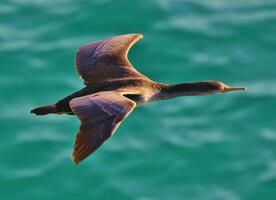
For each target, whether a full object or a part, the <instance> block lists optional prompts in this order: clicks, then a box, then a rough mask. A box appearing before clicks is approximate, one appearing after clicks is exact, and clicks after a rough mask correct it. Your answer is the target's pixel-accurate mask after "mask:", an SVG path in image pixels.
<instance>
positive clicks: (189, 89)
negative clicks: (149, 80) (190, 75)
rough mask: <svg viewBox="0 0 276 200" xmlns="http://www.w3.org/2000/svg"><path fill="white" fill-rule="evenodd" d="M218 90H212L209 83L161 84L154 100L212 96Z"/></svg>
mask: <svg viewBox="0 0 276 200" xmlns="http://www.w3.org/2000/svg"><path fill="white" fill-rule="evenodd" d="M215 93H217V90H215V89H214V88H210V84H208V82H194V83H180V84H173V85H166V84H161V86H160V90H159V92H158V93H157V94H156V95H155V96H154V97H153V100H157V101H158V100H164V99H171V98H175V97H179V96H194V95H210V94H215Z"/></svg>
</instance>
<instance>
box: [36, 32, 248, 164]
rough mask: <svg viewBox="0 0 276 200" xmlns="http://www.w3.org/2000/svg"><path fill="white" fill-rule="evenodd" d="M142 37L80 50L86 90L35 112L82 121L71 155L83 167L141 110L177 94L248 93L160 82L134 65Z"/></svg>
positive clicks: (78, 57) (208, 84)
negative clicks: (131, 56)
mask: <svg viewBox="0 0 276 200" xmlns="http://www.w3.org/2000/svg"><path fill="white" fill-rule="evenodd" d="M141 38H143V35H141V34H127V35H120V36H116V37H112V38H109V39H105V40H102V41H97V42H92V43H89V44H86V45H84V46H81V47H80V48H79V49H78V51H77V53H76V56H75V67H76V71H77V72H78V74H79V75H80V77H81V78H82V79H83V80H84V84H85V87H84V88H83V89H81V90H79V91H77V92H75V93H73V94H71V95H69V96H67V97H65V98H63V99H61V100H60V101H58V102H57V103H55V104H51V105H46V106H42V107H38V108H35V109H33V110H31V113H34V114H36V115H47V114H52V113H54V114H69V115H76V116H77V117H78V119H79V120H80V128H79V130H78V132H77V135H76V139H75V145H74V150H73V155H72V160H73V162H74V163H76V164H77V163H79V162H80V161H82V160H83V159H85V158H86V157H87V156H88V155H89V154H91V153H93V152H94V151H95V150H96V149H98V148H99V147H100V146H101V145H102V144H103V143H104V142H105V141H106V140H107V139H108V138H110V136H112V135H113V133H114V132H115V131H116V129H117V128H118V126H119V125H120V124H121V122H122V121H123V120H124V119H125V118H126V117H127V116H128V115H129V114H130V113H131V112H132V111H133V109H134V108H135V107H136V106H140V105H143V104H146V103H150V102H154V101H160V100H165V99H171V98H174V97H178V96H190V95H210V94H219V93H224V92H229V91H237V90H245V89H246V88H244V87H229V86H227V85H226V84H224V83H222V82H220V81H202V82H193V83H180V84H163V83H159V82H155V81H153V80H151V79H150V78H148V77H147V76H145V75H143V74H141V73H140V72H138V71H137V70H136V69H135V68H134V67H133V66H132V65H131V63H130V62H129V60H128V58H127V54H128V51H129V49H130V48H131V47H132V46H133V45H134V44H135V43H136V42H137V41H138V40H140V39H141Z"/></svg>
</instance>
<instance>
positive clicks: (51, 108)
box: [31, 104, 58, 115]
mask: <svg viewBox="0 0 276 200" xmlns="http://www.w3.org/2000/svg"><path fill="white" fill-rule="evenodd" d="M57 112H58V110H57V107H56V105H55V104H52V105H47V106H41V107H38V108H35V109H33V110H31V113H34V114H36V115H47V114H50V113H57Z"/></svg>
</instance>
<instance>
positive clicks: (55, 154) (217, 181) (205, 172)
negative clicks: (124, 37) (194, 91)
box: [0, 0, 276, 200]
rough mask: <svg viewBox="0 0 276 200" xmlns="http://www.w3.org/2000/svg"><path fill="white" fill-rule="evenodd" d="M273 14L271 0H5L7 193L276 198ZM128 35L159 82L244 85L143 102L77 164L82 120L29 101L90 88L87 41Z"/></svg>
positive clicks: (0, 184)
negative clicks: (79, 67)
mask: <svg viewBox="0 0 276 200" xmlns="http://www.w3.org/2000/svg"><path fill="white" fill-rule="evenodd" d="M275 24H276V2H275V0H266V1H260V0H243V1H241V0H240V1H238V0H232V1H227V0H204V1H200V0H187V1H184V0H140V1H129V0H113V1H111V0H95V1H73V0H47V1H44V0H1V2H0V61H1V66H0V91H1V93H0V95H1V96H0V103H1V109H0V128H1V129H0V130H1V140H0V199H1V200H6V199H9V200H13V199H28V200H35V199H40V200H48V199H67V200H70V199H72V200H73V199H113V200H117V199H118V200H119V199H120V200H124V199H126V200H129V199H135V200H155V199H156V200H168V199H173V200H180V199H181V200H182V199H185V200H190V199H196V200H214V199H223V200H242V199H251V200H257V199H260V200H263V199H275V198H276V190H275V188H276V132H275V130H276V80H275V77H276V67H275V63H276V56H275V53H276V37H275V36H276V26H275ZM126 33H141V34H143V35H144V39H143V40H140V41H139V42H138V43H137V44H136V45H135V46H134V47H133V48H132V50H131V52H130V53H129V59H130V60H131V62H132V63H133V65H134V66H135V67H136V68H137V69H138V70H139V71H140V72H142V73H144V74H145V75H147V76H149V77H151V78H152V79H153V80H156V81H160V82H163V83H178V82H193V81H203V80H220V81H223V82H225V83H227V84H229V85H231V86H246V87H247V88H248V91H247V92H236V93H227V94H223V95H216V96H201V97H182V98H177V99H173V100H169V101H164V102H160V103H156V104H151V105H147V106H145V107H140V108H137V109H136V110H135V111H134V112H133V113H132V114H131V115H130V116H129V117H128V119H126V121H125V122H124V123H122V125H121V126H120V128H119V129H118V130H117V132H116V134H115V135H114V136H113V137H112V139H110V140H108V141H107V142H106V143H105V144H104V145H103V146H102V147H101V148H100V149H99V150H98V151H97V152H96V153H95V154H93V155H92V156H90V157H89V158H88V159H86V160H85V161H84V162H82V163H81V164H80V165H78V166H76V165H74V164H73V163H72V161H71V153H72V147H73V143H74V138H75V134H76V132H77V130H78V127H79V122H78V120H77V119H76V118H75V117H72V116H54V115H52V116H44V117H37V116H34V115H31V114H30V113H29V111H30V109H32V108H34V107H37V106H40V105H44V104H48V103H54V102H56V101H57V100H59V99H61V98H62V97H64V96H66V95H69V94H71V93H72V92H74V91H76V90H78V89H80V88H82V87H83V84H82V81H81V80H80V79H79V77H78V76H77V75H76V73H75V69H74V55H75V52H76V50H77V48H78V47H79V46H81V45H83V44H85V43H88V42H91V41H95V40H101V39H104V38H108V37H112V36H115V35H119V34H126Z"/></svg>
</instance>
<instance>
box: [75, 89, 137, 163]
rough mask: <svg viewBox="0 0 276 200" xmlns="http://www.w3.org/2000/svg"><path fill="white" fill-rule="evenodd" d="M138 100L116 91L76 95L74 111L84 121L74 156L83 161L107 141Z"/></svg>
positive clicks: (78, 134)
mask: <svg viewBox="0 0 276 200" xmlns="http://www.w3.org/2000/svg"><path fill="white" fill-rule="evenodd" d="M135 106H136V103H135V102H134V101H132V100H130V99H128V98H126V97H124V96H123V95H122V94H120V93H118V92H115V91H108V92H99V93H95V94H93V95H87V96H83V97H79V98H74V99H72V100H71V101H70V107H71V109H72V111H73V112H74V113H75V114H76V115H77V117H78V118H79V119H80V121H81V126H80V129H79V131H78V133H77V136H76V140H75V146H74V152H73V156H72V159H73V161H74V162H75V163H79V162H80V161H81V160H83V159H84V158H86V157H87V156H88V155H89V154H90V153H92V152H94V151H95V150H96V149H97V148H98V147H99V146H101V145H102V144H103V143H104V141H105V140H107V139H108V138H109V137H110V136H111V135H112V134H113V133H114V131H115V130H116V129H117V127H118V126H119V125H120V123H121V121H122V120H123V119H124V118H126V117H127V115H128V114H129V113H130V112H131V111H132V110H133V109H134V108H135Z"/></svg>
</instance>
